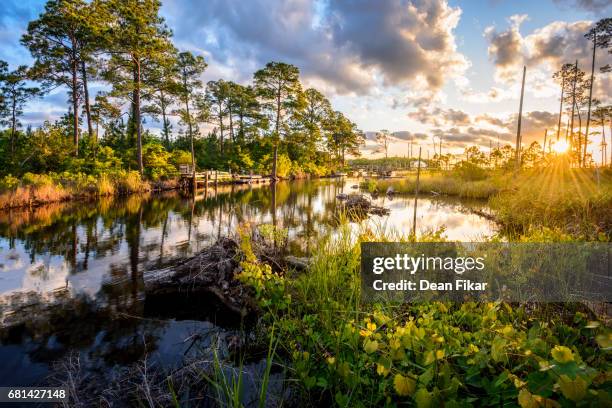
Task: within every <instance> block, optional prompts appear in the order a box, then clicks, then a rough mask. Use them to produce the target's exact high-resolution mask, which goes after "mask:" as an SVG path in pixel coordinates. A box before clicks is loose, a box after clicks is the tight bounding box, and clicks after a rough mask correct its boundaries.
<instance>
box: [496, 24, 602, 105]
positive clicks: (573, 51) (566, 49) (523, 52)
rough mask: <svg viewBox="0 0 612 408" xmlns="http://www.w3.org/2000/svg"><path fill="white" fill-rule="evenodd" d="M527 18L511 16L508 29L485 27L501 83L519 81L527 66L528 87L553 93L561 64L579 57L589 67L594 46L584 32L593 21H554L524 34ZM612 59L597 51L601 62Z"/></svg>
mask: <svg viewBox="0 0 612 408" xmlns="http://www.w3.org/2000/svg"><path fill="white" fill-rule="evenodd" d="M525 19H526V16H524V15H521V16H512V17H510V19H509V20H510V26H509V27H508V28H507V29H506V30H504V31H498V30H497V29H496V28H495V27H488V28H487V29H486V30H485V37H486V39H487V41H488V42H489V47H488V52H489V57H490V59H491V60H492V61H493V63H494V64H495V67H496V73H495V76H496V79H497V80H498V81H499V82H502V83H505V84H517V83H518V82H519V81H520V75H521V72H522V70H521V67H522V66H523V65H526V66H527V70H528V75H527V81H528V82H527V83H528V88H529V89H531V90H536V91H539V92H541V93H545V94H550V93H551V92H552V87H553V86H554V83H552V81H551V80H550V78H551V75H552V73H553V72H555V71H556V70H558V69H559V68H560V67H561V65H562V64H564V63H566V62H573V61H576V60H578V65H579V66H580V67H582V68H583V69H586V68H587V67H589V66H590V61H591V57H592V45H591V43H590V42H589V40H588V39H586V38H585V37H584V34H585V33H586V32H587V31H588V30H589V29H590V28H591V27H592V24H593V23H592V22H591V21H575V22H565V21H555V22H552V23H550V24H548V25H546V26H544V27H541V28H538V29H536V30H534V31H533V32H532V33H531V34H528V35H526V36H523V35H522V34H521V32H520V28H521V23H522V22H523V21H525ZM611 59H612V57H611V56H610V54H608V53H605V52H599V53H598V60H599V63H598V64H600V65H603V64H605V63H609V62H610V60H611Z"/></svg>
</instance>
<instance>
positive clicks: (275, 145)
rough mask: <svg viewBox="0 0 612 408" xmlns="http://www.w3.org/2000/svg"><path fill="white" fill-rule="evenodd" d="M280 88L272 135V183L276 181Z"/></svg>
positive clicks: (277, 95) (277, 94)
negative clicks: (274, 128) (274, 127)
mask: <svg viewBox="0 0 612 408" xmlns="http://www.w3.org/2000/svg"><path fill="white" fill-rule="evenodd" d="M280 97H281V94H280V88H279V90H278V92H277V93H276V131H275V132H276V134H275V135H274V163H272V181H276V166H277V162H278V143H279V140H280V133H279V132H280V108H281V103H280Z"/></svg>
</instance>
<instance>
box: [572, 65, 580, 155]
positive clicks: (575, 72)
mask: <svg viewBox="0 0 612 408" xmlns="http://www.w3.org/2000/svg"><path fill="white" fill-rule="evenodd" d="M573 79H574V80H573V84H572V116H571V119H570V141H571V144H573V143H574V112H575V110H574V108H575V107H576V80H577V79H578V60H576V65H575V66H574V78H573ZM578 152H580V150H578ZM578 165H580V155H578Z"/></svg>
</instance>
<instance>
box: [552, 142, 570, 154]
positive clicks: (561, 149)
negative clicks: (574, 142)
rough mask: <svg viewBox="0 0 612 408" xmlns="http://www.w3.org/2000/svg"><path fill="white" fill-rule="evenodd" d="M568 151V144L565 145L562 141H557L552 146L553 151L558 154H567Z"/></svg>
mask: <svg viewBox="0 0 612 408" xmlns="http://www.w3.org/2000/svg"><path fill="white" fill-rule="evenodd" d="M568 149H569V144H567V142H566V141H564V140H559V141H558V142H557V143H555V144H554V145H553V150H554V151H555V152H557V153H559V154H562V153H565V152H567V150H568Z"/></svg>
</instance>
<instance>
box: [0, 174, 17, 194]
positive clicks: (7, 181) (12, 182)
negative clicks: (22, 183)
mask: <svg viewBox="0 0 612 408" xmlns="http://www.w3.org/2000/svg"><path fill="white" fill-rule="evenodd" d="M18 186H19V179H18V178H17V177H13V176H12V175H10V174H9V175H7V176H4V177H3V178H2V179H1V180H0V191H13V190H15V189H16V188H17V187H18Z"/></svg>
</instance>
